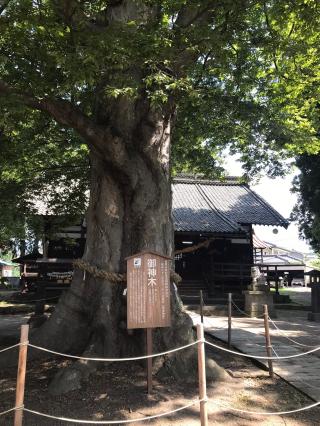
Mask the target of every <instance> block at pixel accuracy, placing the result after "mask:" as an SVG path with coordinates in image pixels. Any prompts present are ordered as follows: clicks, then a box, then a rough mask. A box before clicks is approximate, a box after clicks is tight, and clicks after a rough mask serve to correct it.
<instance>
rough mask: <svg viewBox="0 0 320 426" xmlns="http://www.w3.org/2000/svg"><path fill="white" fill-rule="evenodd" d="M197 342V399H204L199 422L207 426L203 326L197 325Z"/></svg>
mask: <svg viewBox="0 0 320 426" xmlns="http://www.w3.org/2000/svg"><path fill="white" fill-rule="evenodd" d="M197 338H198V340H199V342H198V375H199V398H200V400H201V399H204V401H201V402H200V421H201V426H208V411H207V383H206V357H205V348H204V345H205V343H204V331H203V324H198V325H197Z"/></svg>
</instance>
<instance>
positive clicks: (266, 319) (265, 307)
mask: <svg viewBox="0 0 320 426" xmlns="http://www.w3.org/2000/svg"><path fill="white" fill-rule="evenodd" d="M263 314H264V330H265V338H266V349H267V355H268V357H270V356H272V345H271V339H270V330H269V314H268V305H263ZM268 366H269V376H270V377H271V378H272V379H273V363H272V359H268Z"/></svg>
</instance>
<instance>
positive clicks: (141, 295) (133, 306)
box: [127, 252, 171, 328]
mask: <svg viewBox="0 0 320 426" xmlns="http://www.w3.org/2000/svg"><path fill="white" fill-rule="evenodd" d="M170 264H171V258H169V257H167V256H162V255H160V254H158V253H154V252H142V253H139V254H136V255H134V256H130V257H128V258H127V327H128V328H154V327H169V326H170V324H171V313H170Z"/></svg>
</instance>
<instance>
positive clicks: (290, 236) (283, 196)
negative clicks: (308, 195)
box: [225, 155, 312, 253]
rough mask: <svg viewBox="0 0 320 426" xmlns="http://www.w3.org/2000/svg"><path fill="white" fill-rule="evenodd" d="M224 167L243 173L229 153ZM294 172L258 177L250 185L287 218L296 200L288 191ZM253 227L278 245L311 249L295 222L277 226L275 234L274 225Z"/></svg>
mask: <svg viewBox="0 0 320 426" xmlns="http://www.w3.org/2000/svg"><path fill="white" fill-rule="evenodd" d="M225 167H226V170H227V171H228V173H229V175H231V176H240V175H242V173H243V170H242V167H241V163H240V162H239V161H238V159H237V157H236V156H230V155H229V156H228V157H226V159H225ZM295 174H296V173H295V172H294V171H293V172H292V173H290V174H288V175H287V176H286V177H284V178H280V177H279V178H275V179H270V178H268V177H267V176H265V177H262V178H261V179H260V182H259V184H257V185H252V186H250V187H251V189H253V190H254V191H255V192H256V193H257V194H259V195H260V196H261V197H263V198H264V199H265V200H266V201H267V202H268V203H269V204H271V206H272V207H274V208H275V209H276V210H277V211H278V212H279V213H280V214H282V216H283V217H285V218H286V219H287V218H289V217H290V214H291V212H292V209H293V207H294V205H295V204H296V201H297V196H296V194H293V193H292V192H290V188H291V186H292V180H293V178H294V176H295ZM254 229H255V232H256V235H257V236H258V237H259V238H260V239H262V240H264V241H269V242H271V243H274V244H276V245H278V246H280V247H284V248H288V249H294V250H297V251H301V252H303V253H308V252H311V251H312V249H311V247H310V246H309V245H308V244H307V242H306V241H305V240H303V239H301V238H300V237H299V231H298V226H297V224H296V223H292V222H291V223H290V225H289V227H288V229H284V228H282V227H278V228H277V230H278V233H277V234H274V233H273V230H274V229H275V227H272V226H255V227H254Z"/></svg>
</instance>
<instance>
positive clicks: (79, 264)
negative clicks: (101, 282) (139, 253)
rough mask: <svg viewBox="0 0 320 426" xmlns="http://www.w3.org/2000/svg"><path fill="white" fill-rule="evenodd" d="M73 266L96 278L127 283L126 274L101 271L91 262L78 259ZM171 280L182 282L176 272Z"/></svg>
mask: <svg viewBox="0 0 320 426" xmlns="http://www.w3.org/2000/svg"><path fill="white" fill-rule="evenodd" d="M73 265H74V266H75V267H76V268H78V269H81V270H82V271H86V272H89V274H91V275H93V276H94V277H95V278H103V279H106V280H108V281H111V282H113V283H125V282H126V281H127V276H126V274H119V273H117V272H109V271H105V270H104V269H100V268H98V267H97V266H94V265H91V264H90V263H89V262H86V261H85V260H82V259H76V260H75V261H74V262H73ZM170 279H171V280H172V281H174V282H175V283H176V284H178V283H179V282H181V280H182V278H181V277H180V275H179V274H177V273H176V272H174V271H170Z"/></svg>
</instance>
